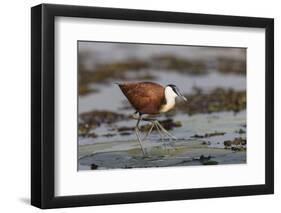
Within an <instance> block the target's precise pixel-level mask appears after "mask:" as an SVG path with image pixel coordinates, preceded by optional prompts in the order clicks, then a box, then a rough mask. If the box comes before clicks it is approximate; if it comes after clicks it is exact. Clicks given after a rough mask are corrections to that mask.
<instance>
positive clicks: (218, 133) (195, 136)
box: [191, 132, 225, 138]
mask: <svg viewBox="0 0 281 213" xmlns="http://www.w3.org/2000/svg"><path fill="white" fill-rule="evenodd" d="M224 134H225V132H212V133H205V134H204V135H198V134H195V135H193V136H191V137H192V138H209V137H213V136H220V135H224Z"/></svg>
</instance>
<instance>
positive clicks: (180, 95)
mask: <svg viewBox="0 0 281 213" xmlns="http://www.w3.org/2000/svg"><path fill="white" fill-rule="evenodd" d="M177 95H178V96H179V97H180V98H181V99H182V100H184V101H187V99H186V97H184V95H183V94H182V93H181V92H180V91H179V90H177Z"/></svg>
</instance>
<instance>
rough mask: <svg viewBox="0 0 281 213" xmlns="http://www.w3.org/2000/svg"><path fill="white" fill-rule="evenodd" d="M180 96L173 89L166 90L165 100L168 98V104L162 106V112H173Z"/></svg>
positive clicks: (167, 88)
mask: <svg viewBox="0 0 281 213" xmlns="http://www.w3.org/2000/svg"><path fill="white" fill-rule="evenodd" d="M177 96H178V95H177V94H176V93H175V92H174V90H173V89H172V88H171V87H169V86H168V87H166V88H165V98H166V102H167V103H166V104H165V105H162V107H161V109H160V112H168V111H169V110H171V109H172V108H173V107H174V106H175V104H176V97H177Z"/></svg>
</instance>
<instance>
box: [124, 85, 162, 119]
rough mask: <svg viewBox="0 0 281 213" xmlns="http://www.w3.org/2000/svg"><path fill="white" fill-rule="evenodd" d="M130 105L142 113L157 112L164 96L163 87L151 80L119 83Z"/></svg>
mask: <svg viewBox="0 0 281 213" xmlns="http://www.w3.org/2000/svg"><path fill="white" fill-rule="evenodd" d="M119 87H120V89H121V90H122V92H123V93H124V95H125V96H126V97H127V99H128V100H129V102H130V103H131V105H132V106H133V107H134V108H135V109H136V110H137V111H138V112H141V113H144V114H157V113H159V108H160V106H161V104H162V101H163V97H164V87H163V86H161V85H160V84H156V83H153V82H140V83H125V84H119Z"/></svg>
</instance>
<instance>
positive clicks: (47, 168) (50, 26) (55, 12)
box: [31, 4, 274, 209]
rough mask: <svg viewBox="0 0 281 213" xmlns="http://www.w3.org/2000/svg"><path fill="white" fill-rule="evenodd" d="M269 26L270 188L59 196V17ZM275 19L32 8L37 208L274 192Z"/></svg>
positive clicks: (33, 191) (267, 184) (33, 154)
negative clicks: (56, 40) (56, 66)
mask: <svg viewBox="0 0 281 213" xmlns="http://www.w3.org/2000/svg"><path fill="white" fill-rule="evenodd" d="M58 16H63V17H80V18H100V19H113V20H130V21H145V22H162V23H182V24H200V25H217V26H237V27H250V28H263V29H265V34H266V36H265V37H266V41H265V43H266V48H265V51H266V52H265V61H266V64H265V73H266V74H265V76H266V78H265V84H266V97H265V98H266V106H265V107H266V110H265V114H266V119H265V121H266V124H265V126H266V128H265V131H266V135H265V184H261V185H246V186H225V187H213V188H198V189H177V190H163V191H145V192H130V193H112V194H93V195H79V196H76V195H73V196H59V197H56V196H55V195H54V189H55V181H54V178H55V171H54V166H55V165H54V163H55V161H54V157H55V156H54V153H55V152H54V150H55V145H54V141H55V135H54V133H55V125H54V124H55V99H54V98H55V85H54V82H55V81H54V78H55V77H54V76H55V75H54V72H55V71H54V70H55V69H54V59H55V57H54V56H55V54H54V50H55V46H54V21H55V17H58ZM273 149H274V20H273V19H271V18H256V17H241V16H225V15H208V14H194V13H178V12H164V11H148V10H131V9H113V8H102V7H86V6H67V5H53V4H41V5H38V6H35V7H32V8H31V204H32V205H34V206H37V207H39V208H43V209H46V208H60V207H76V206H90V205H106V204H122V203H139V202H154V201H169V200H183V199H197V198H217V197H229V196H246V195H260V194H272V193H274V150H273Z"/></svg>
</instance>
